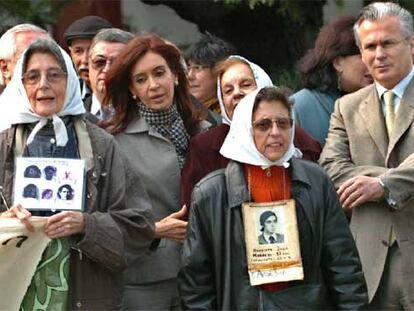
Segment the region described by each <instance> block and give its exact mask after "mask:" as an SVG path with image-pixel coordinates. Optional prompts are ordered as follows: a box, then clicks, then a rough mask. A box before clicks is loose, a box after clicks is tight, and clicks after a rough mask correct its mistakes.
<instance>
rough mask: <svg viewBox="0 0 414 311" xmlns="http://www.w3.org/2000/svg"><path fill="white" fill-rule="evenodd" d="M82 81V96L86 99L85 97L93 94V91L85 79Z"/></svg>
mask: <svg viewBox="0 0 414 311" xmlns="http://www.w3.org/2000/svg"><path fill="white" fill-rule="evenodd" d="M80 83H81V97H82V100H85V97H88V96H91V93H92V91H91V90H90V89H89V87H88V85H87V84H86V83H85V81H83V80H82V79H81V80H80Z"/></svg>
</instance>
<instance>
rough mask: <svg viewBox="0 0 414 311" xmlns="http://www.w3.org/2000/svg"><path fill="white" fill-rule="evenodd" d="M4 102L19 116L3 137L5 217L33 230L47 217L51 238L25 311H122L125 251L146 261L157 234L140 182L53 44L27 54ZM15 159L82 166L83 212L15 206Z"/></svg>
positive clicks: (0, 160)
mask: <svg viewBox="0 0 414 311" xmlns="http://www.w3.org/2000/svg"><path fill="white" fill-rule="evenodd" d="M2 101H3V102H4V101H8V103H9V105H10V107H11V108H13V110H12V111H11V112H10V113H9V118H10V123H11V124H12V125H11V127H10V128H9V129H7V130H6V131H3V132H2V133H1V134H0V172H1V173H0V182H1V185H2V187H3V193H2V198H3V202H2V205H0V210H1V211H3V213H1V215H0V217H17V218H19V219H21V220H22V221H23V222H24V223H25V224H26V227H27V228H28V229H29V230H33V226H31V223H30V218H31V216H32V215H37V216H45V217H47V218H46V219H47V220H46V223H45V226H44V232H45V234H46V235H47V236H48V237H49V238H50V239H51V242H50V243H49V245H48V246H47V248H46V249H45V251H44V252H43V255H42V258H41V261H40V263H39V265H38V267H37V269H36V271H35V274H34V275H33V277H32V280H31V283H30V286H29V287H28V289H27V291H26V294H25V295H24V297H22V303H21V309H24V310H34V309H37V308H38V307H39V305H41V306H42V307H41V308H42V309H53V310H67V309H70V310H74V309H81V308H82V309H88V310H106V309H108V310H113V309H120V308H121V292H122V273H121V271H122V270H123V269H124V268H125V266H126V258H125V256H124V254H125V250H126V249H127V248H128V249H130V252H131V253H134V252H135V254H136V255H137V256H138V255H139V254H140V253H141V254H142V253H143V252H144V251H145V250H146V249H147V248H148V246H149V244H150V243H151V241H152V239H153V235H154V225H153V220H152V217H151V214H150V212H149V211H150V204H149V199H148V197H147V194H146V192H145V191H144V190H143V187H142V186H141V184H140V180H139V178H138V176H137V175H135V174H133V172H132V171H131V170H129V169H128V166H127V162H124V161H123V159H122V158H121V154H120V152H119V150H118V147H117V145H116V143H115V142H114V140H113V138H112V136H110V135H109V134H107V133H106V132H105V131H103V130H102V129H100V128H98V127H96V126H95V125H93V124H91V123H89V122H88V121H86V120H84V119H83V113H84V112H85V110H84V108H83V104H82V100H81V97H80V90H79V80H78V78H77V76H76V73H75V71H74V68H73V65H72V63H71V60H70V57H69V56H68V55H67V54H66V52H64V51H63V50H62V49H61V48H60V47H59V46H58V45H57V44H56V43H55V42H54V41H52V40H50V39H40V40H38V41H36V42H34V43H32V44H31V45H30V46H29V47H28V49H27V50H26V51H25V52H24V53H23V55H22V57H21V58H20V59H19V61H18V63H17V65H16V70H15V73H14V76H13V79H12V81H11V82H10V84H9V85H8V87H7V89H6V90H5V92H4V93H3V94H2ZM16 157H41V158H72V159H83V160H84V161H85V176H86V178H85V181H84V183H85V188H84V189H85V194H84V198H83V199H82V200H83V209H80V210H82V212H81V211H62V212H58V213H57V212H53V211H42V212H39V211H32V212H29V211H28V209H29V210H30V206H22V205H20V204H18V203H19V202H13V188H14V184H13V181H14V172H15V166H14V165H15V161H14V160H15V158H16ZM77 195H81V194H77ZM12 203H13V204H15V205H14V206H12ZM26 204H29V203H27V202H26ZM9 206H12V207H11V208H9Z"/></svg>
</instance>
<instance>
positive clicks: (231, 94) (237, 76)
mask: <svg viewBox="0 0 414 311" xmlns="http://www.w3.org/2000/svg"><path fill="white" fill-rule="evenodd" d="M220 87H221V94H222V98H223V103H224V107H225V108H226V113H227V116H228V117H229V118H230V119H232V118H233V112H234V108H235V107H236V106H237V104H238V103H239V102H240V100H241V99H242V98H243V97H244V96H246V95H247V94H249V93H250V92H252V91H254V90H255V89H256V88H257V86H256V81H255V79H254V77H253V73H252V70H251V69H250V67H249V66H248V65H247V64H244V63H236V64H234V65H232V66H230V67H229V68H227V70H226V71H225V72H224V73H223V74H222V75H221V79H220Z"/></svg>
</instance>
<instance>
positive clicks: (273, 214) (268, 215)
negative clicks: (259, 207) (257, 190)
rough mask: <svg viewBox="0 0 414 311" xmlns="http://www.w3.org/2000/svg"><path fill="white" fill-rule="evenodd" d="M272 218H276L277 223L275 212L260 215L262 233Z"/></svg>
mask: <svg viewBox="0 0 414 311" xmlns="http://www.w3.org/2000/svg"><path fill="white" fill-rule="evenodd" d="M271 216H274V217H275V218H276V221H277V216H276V214H275V212H273V211H265V212H263V213H262V214H261V215H260V225H261V226H262V228H261V229H260V231H264V225H265V222H266V220H267V219H268V218H269V217H271Z"/></svg>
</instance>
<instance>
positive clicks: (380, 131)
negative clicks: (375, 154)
mask: <svg viewBox="0 0 414 311" xmlns="http://www.w3.org/2000/svg"><path fill="white" fill-rule="evenodd" d="M360 112H361V116H362V118H363V119H364V121H365V122H364V123H365V126H366V127H367V129H368V132H369V134H370V135H371V137H372V139H373V140H374V142H375V144H376V145H377V147H378V149H379V150H380V152H381V154H382V156H383V157H384V159H385V157H386V156H387V146H388V134H387V131H386V128H385V120H384V114H383V113H382V106H381V103H380V101H379V98H378V94H377V90H376V89H375V86H374V85H372V91H371V92H370V93H369V95H368V96H367V98H366V99H365V100H364V101H363V103H362V105H361V108H360Z"/></svg>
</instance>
